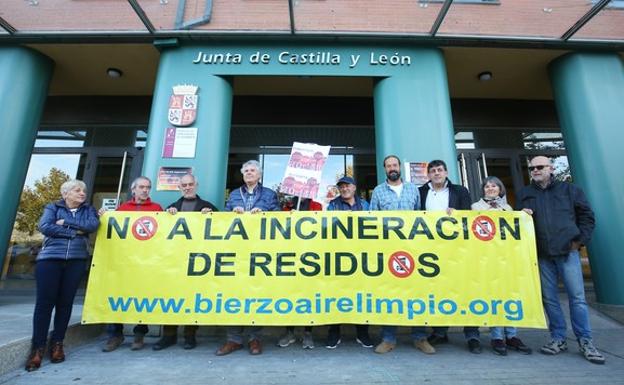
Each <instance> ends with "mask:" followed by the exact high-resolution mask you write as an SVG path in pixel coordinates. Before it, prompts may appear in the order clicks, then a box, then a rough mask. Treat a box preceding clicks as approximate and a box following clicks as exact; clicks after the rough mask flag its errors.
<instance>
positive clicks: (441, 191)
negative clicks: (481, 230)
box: [419, 159, 481, 354]
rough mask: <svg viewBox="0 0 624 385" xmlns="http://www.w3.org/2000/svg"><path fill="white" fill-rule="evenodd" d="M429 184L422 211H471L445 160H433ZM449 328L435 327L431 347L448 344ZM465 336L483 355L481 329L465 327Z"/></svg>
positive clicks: (467, 195) (467, 196)
mask: <svg viewBox="0 0 624 385" xmlns="http://www.w3.org/2000/svg"><path fill="white" fill-rule="evenodd" d="M427 176H428V177H429V182H427V183H425V184H424V185H422V186H421V187H420V188H419V190H420V209H421V210H426V211H445V212H446V213H447V214H448V215H451V214H452V213H453V210H470V205H471V204H472V202H471V199H470V193H469V192H468V190H467V189H466V188H465V187H464V186H461V185H456V184H453V183H451V181H450V180H449V179H448V170H447V168H446V163H444V161H443V160H438V159H436V160H432V161H431V162H429V164H428V165H427ZM447 332H448V326H440V327H434V328H433V333H432V334H431V335H430V336H429V338H428V340H429V343H430V344H431V345H437V344H441V343H445V342H448V335H447ZM464 336H465V337H466V341H467V343H468V349H469V350H470V352H471V353H475V354H478V353H481V342H480V341H479V328H478V327H474V326H466V327H464Z"/></svg>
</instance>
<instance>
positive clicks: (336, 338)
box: [325, 333, 341, 349]
mask: <svg viewBox="0 0 624 385" xmlns="http://www.w3.org/2000/svg"><path fill="white" fill-rule="evenodd" d="M340 342H341V341H340V334H333V333H330V334H329V335H328V336H327V343H326V344H325V347H326V348H327V349H336V348H337V347H338V345H339V344H340Z"/></svg>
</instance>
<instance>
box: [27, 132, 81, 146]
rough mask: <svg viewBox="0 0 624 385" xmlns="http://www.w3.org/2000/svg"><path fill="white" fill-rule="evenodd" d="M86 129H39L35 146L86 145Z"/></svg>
mask: <svg viewBox="0 0 624 385" xmlns="http://www.w3.org/2000/svg"><path fill="white" fill-rule="evenodd" d="M86 134H87V132H86V131H71V130H66V131H39V132H37V139H36V140H35V147H38V148H45V147H84V145H85V138H86Z"/></svg>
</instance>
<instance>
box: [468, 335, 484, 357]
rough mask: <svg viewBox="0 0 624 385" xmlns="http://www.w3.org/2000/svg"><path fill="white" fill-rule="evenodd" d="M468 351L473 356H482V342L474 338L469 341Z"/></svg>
mask: <svg viewBox="0 0 624 385" xmlns="http://www.w3.org/2000/svg"><path fill="white" fill-rule="evenodd" d="M468 350H469V351H470V353H472V354H481V342H480V341H479V340H476V339H474V338H471V339H469V340H468Z"/></svg>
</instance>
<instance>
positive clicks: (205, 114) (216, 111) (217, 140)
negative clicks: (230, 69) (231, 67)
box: [143, 48, 232, 208]
mask: <svg viewBox="0 0 624 385" xmlns="http://www.w3.org/2000/svg"><path fill="white" fill-rule="evenodd" d="M186 61H188V57H184V56H183V55H182V54H181V52H180V51H179V49H178V48H171V49H167V50H166V51H165V52H163V53H161V57H160V65H159V68H158V77H157V79H156V88H155V91H154V100H153V104H152V111H151V115H150V123H149V129H148V133H147V143H146V146H145V157H144V160H143V175H145V176H147V177H149V178H150V179H151V180H152V184H153V187H152V199H153V200H154V201H156V202H158V203H160V204H161V205H163V207H164V206H166V205H169V204H170V203H171V202H173V201H175V200H177V199H178V198H179V197H180V192H179V191H173V192H171V191H156V184H157V178H158V171H159V169H160V167H163V166H165V167H193V170H194V173H195V175H196V176H197V177H198V179H199V189H198V194H199V195H200V196H201V197H202V199H205V200H208V201H210V202H212V203H213V204H215V205H216V206H217V207H219V208H222V207H223V205H224V203H225V202H224V200H225V183H226V178H227V164H228V152H229V148H230V124H231V116H232V86H231V84H230V82H229V80H228V79H226V78H224V77H221V76H216V75H210V74H206V73H202V71H192V72H191V71H181V70H180V67H183V65H182V64H181V63H185V62H186ZM179 84H192V85H196V86H198V87H199V90H198V93H197V94H198V95H199V100H198V108H197V118H196V120H195V122H194V123H193V124H191V125H190V127H197V128H198V134H197V148H196V151H195V158H186V159H182V158H175V159H170V158H163V157H162V149H163V143H164V137H165V136H164V135H165V129H166V128H167V127H172V125H171V124H170V123H169V122H168V120H167V114H168V110H169V97H170V96H171V94H172V87H173V86H175V85H179Z"/></svg>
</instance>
